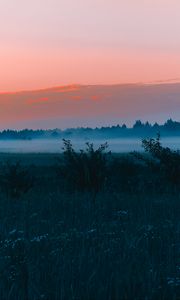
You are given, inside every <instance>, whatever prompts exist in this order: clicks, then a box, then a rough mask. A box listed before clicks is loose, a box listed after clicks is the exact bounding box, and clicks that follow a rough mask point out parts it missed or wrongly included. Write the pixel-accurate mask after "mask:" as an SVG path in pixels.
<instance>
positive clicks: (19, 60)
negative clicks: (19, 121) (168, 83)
mask: <svg viewBox="0 0 180 300" xmlns="http://www.w3.org/2000/svg"><path fill="white" fill-rule="evenodd" d="M179 12H180V1H179V0H146V1H145V0H111V1H109V0H31V1H24V0H13V1H12V0H0V41H1V43H0V91H1V92H2V91H17V90H24V89H37V88H43V87H49V86H56V85H65V84H73V83H80V84H112V83H124V82H149V81H156V80H168V79H177V81H178V80H179V79H180V55H179V53H180V38H179V29H180V17H179Z"/></svg>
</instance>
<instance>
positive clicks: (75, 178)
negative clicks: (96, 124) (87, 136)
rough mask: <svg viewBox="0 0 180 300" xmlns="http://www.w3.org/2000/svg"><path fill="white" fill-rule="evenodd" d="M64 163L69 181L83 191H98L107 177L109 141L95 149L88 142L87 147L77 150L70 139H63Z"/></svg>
mask: <svg viewBox="0 0 180 300" xmlns="http://www.w3.org/2000/svg"><path fill="white" fill-rule="evenodd" d="M63 142H64V147H63V151H64V152H63V154H64V164H63V166H62V165H61V166H60V172H61V173H63V175H64V176H65V178H66V179H67V180H68V182H69V183H70V184H71V185H72V186H73V187H74V188H75V189H78V190H81V191H85V190H88V191H94V192H98V191H99V190H100V189H102V187H103V186H104V184H105V182H106V179H107V173H108V172H107V155H108V154H110V152H106V149H107V148H108V145H107V143H105V144H102V145H100V147H99V148H98V149H97V150H95V149H94V146H93V144H90V143H86V146H87V147H86V149H85V150H80V151H79V152H76V151H75V150H74V148H73V146H72V144H71V142H70V140H65V139H63Z"/></svg>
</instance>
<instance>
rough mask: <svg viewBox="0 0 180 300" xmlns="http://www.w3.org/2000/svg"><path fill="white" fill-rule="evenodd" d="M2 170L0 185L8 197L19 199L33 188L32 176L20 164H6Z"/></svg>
mask: <svg viewBox="0 0 180 300" xmlns="http://www.w3.org/2000/svg"><path fill="white" fill-rule="evenodd" d="M2 170H3V172H2V174H1V180H0V184H1V188H2V190H4V191H5V192H6V194H7V196H8V197H9V196H10V197H12V198H19V197H20V196H22V195H23V194H25V193H27V192H28V191H29V190H30V189H31V188H32V187H33V178H32V176H30V174H29V171H28V169H27V168H25V167H23V166H22V165H21V163H20V162H17V163H14V164H11V163H9V162H7V163H6V164H5V165H4V167H3V169H2Z"/></svg>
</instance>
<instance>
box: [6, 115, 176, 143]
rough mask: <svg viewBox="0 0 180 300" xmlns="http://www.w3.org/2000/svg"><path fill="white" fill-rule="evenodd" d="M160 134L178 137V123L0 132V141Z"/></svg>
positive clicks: (138, 122) (138, 123) (171, 121)
mask: <svg viewBox="0 0 180 300" xmlns="http://www.w3.org/2000/svg"><path fill="white" fill-rule="evenodd" d="M157 133H160V134H161V136H169V135H171V136H172V135H173V136H180V122H177V121H173V120H172V119H169V120H167V121H166V122H165V123H164V124H162V125H160V124H158V123H154V124H150V123H149V122H145V123H143V122H142V121H140V120H137V121H136V122H135V124H134V125H133V126H132V127H127V126H126V124H123V125H119V124H118V125H116V126H106V127H99V128H98V127H96V128H90V127H78V128H69V129H65V130H61V129H58V128H56V129H49V130H42V129H41V130H32V129H23V130H20V131H17V130H10V129H8V130H3V131H0V139H1V140H4V139H22V140H31V139H39V138H67V137H68V138H73V137H78V138H85V139H89V138H104V137H105V138H108V137H109V138H118V137H133V136H135V137H146V136H148V135H156V134H157Z"/></svg>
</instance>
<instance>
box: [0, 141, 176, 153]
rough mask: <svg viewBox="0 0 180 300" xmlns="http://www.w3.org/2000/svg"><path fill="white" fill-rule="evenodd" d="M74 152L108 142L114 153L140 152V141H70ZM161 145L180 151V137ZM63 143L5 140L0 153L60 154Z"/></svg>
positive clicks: (0, 145) (0, 142)
mask: <svg viewBox="0 0 180 300" xmlns="http://www.w3.org/2000/svg"><path fill="white" fill-rule="evenodd" d="M71 142H72V144H73V146H74V148H75V149H76V150H79V149H84V148H85V143H86V142H93V144H94V146H95V148H97V147H98V146H99V145H100V144H102V143H105V142H108V145H109V150H111V151H112V152H115V153H123V152H130V151H134V150H136V151H142V150H143V149H142V147H141V139H139V138H114V139H106V140H104V139H96V140H85V139H71ZM162 144H163V145H164V146H167V147H170V148H171V149H175V150H177V149H180V137H166V138H165V137H164V138H162ZM62 147H63V142H62V140H61V139H39V140H36V139H35V140H28V141H27V140H26V141H23V140H18V141H17V140H16V141H14V140H8V141H7V140H6V141H4V140H3V141H0V152H1V153H60V152H62Z"/></svg>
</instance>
